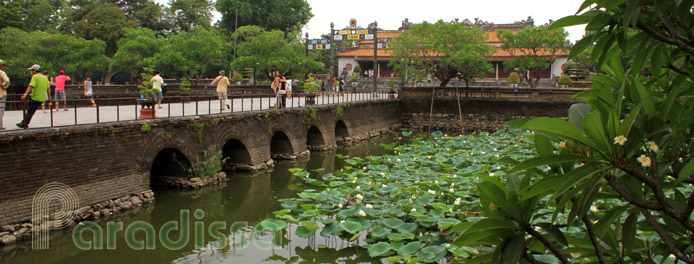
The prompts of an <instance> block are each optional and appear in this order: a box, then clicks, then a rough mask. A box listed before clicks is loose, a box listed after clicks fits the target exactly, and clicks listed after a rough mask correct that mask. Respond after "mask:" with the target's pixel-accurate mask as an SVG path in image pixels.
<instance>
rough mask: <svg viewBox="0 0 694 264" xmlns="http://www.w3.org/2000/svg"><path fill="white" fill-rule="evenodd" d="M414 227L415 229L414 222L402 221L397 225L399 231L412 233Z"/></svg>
mask: <svg viewBox="0 0 694 264" xmlns="http://www.w3.org/2000/svg"><path fill="white" fill-rule="evenodd" d="M415 229H417V224H416V223H404V224H402V225H400V226H398V227H397V230H398V232H400V233H405V232H410V233H412V232H414V230H415Z"/></svg>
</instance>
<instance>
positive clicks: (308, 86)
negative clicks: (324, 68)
mask: <svg viewBox="0 0 694 264" xmlns="http://www.w3.org/2000/svg"><path fill="white" fill-rule="evenodd" d="M301 83H302V84H303V91H304V96H306V106H309V105H315V104H316V93H318V87H319V84H318V81H316V79H314V78H313V77H308V79H306V80H304V81H303V82H301Z"/></svg>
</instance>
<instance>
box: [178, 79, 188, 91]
mask: <svg viewBox="0 0 694 264" xmlns="http://www.w3.org/2000/svg"><path fill="white" fill-rule="evenodd" d="M178 89H180V90H181V91H190V81H188V78H186V77H185V76H183V77H181V85H180V86H179V87H178Z"/></svg>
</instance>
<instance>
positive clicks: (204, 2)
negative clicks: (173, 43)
mask: <svg viewBox="0 0 694 264" xmlns="http://www.w3.org/2000/svg"><path fill="white" fill-rule="evenodd" d="M169 5H170V6H171V7H170V11H169V12H171V14H173V15H174V23H175V26H176V29H177V30H179V31H189V30H191V29H192V28H193V27H196V26H201V27H204V28H210V23H211V22H212V10H213V9H214V4H213V3H212V1H210V0H171V1H170V2H169Z"/></svg>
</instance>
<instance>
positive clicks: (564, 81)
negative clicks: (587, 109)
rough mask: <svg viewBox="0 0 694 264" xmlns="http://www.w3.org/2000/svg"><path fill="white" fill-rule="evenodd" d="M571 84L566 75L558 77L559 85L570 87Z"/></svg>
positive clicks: (571, 81) (569, 78)
mask: <svg viewBox="0 0 694 264" xmlns="http://www.w3.org/2000/svg"><path fill="white" fill-rule="evenodd" d="M571 83H573V80H571V77H569V75H566V74H562V75H561V77H559V84H561V85H571Z"/></svg>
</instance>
